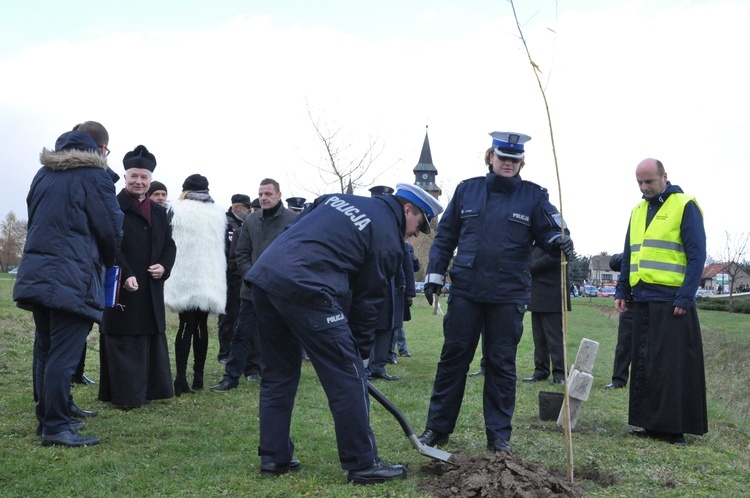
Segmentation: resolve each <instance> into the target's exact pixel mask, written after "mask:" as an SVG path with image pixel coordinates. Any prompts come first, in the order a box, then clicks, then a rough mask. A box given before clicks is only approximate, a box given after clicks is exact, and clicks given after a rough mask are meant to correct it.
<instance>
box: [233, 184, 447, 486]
mask: <svg viewBox="0 0 750 498" xmlns="http://www.w3.org/2000/svg"><path fill="white" fill-rule="evenodd" d="M441 212H442V206H440V203H438V202H437V200H436V199H434V198H433V197H432V196H431V195H430V194H428V193H427V192H425V191H424V190H422V189H421V188H419V187H416V186H414V185H406V184H399V185H398V189H397V191H396V193H395V194H394V195H393V196H383V197H374V198H368V197H359V196H354V195H344V194H333V195H325V196H322V197H319V198H318V199H316V200H315V202H314V203H313V204H312V206H309V207H308V208H307V209H305V211H303V212H302V214H300V215H299V217H298V218H297V219H295V221H294V222H292V224H291V225H290V226H289V228H288V229H287V230H286V231H285V232H283V233H282V234H281V235H279V236H278V237H277V238H276V240H275V241H274V242H273V244H271V246H270V247H269V248H268V250H266V251H265V252H264V253H263V254H262V255H261V256H260V258H259V259H258V260H257V262H256V263H255V264H254V265H253V267H252V269H251V270H250V271H249V272H248V274H247V275H246V277H245V281H246V282H247V283H249V284H251V288H252V300H253V304H254V306H255V312H256V319H257V325H258V331H259V339H260V348H261V351H263V365H262V373H261V384H260V407H259V408H260V447H259V448H258V453H259V454H260V457H261V466H260V471H261V475H264V476H276V475H280V474H284V473H286V472H289V471H295V470H299V468H300V467H301V464H300V462H299V460H297V459H295V458H294V444H293V443H292V441H291V439H290V438H289V432H290V424H291V417H292V410H293V408H294V398H295V395H296V392H297V386H298V383H299V378H300V368H301V363H302V350H301V348H300V345H302V346H304V348H305V350H306V351H307V354H308V355H309V356H310V360H311V361H312V364H313V367H314V368H315V371H316V372H317V374H318V378H319V379H320V383H321V384H322V385H323V389H324V390H325V393H326V396H327V397H328V403H329V407H330V409H331V413H332V415H333V421H334V426H335V431H336V441H337V444H338V452H339V459H340V461H341V467H342V468H343V469H344V470H347V471H348V478H349V481H352V482H354V483H356V484H372V483H379V482H385V481H388V480H391V479H400V478H404V477H406V469H405V468H404V467H403V466H401V465H389V464H387V463H385V462H383V461H382V460H380V459H379V458H378V451H377V448H376V446H375V437H374V435H373V433H372V429H371V428H370V421H369V398H368V395H367V384H366V382H367V377H366V373H365V367H364V363H363V358H366V357H367V356H368V355H369V352H370V349H371V347H372V340H373V337H372V336H373V331H374V330H375V329H376V328H378V327H379V326H380V325H381V322H382V320H383V317H382V316H381V315H382V313H381V310H382V309H384V304H385V303H386V300H387V299H391V287H390V282H391V281H392V279H393V277H394V276H395V275H396V274H397V272H398V271H399V270H400V269H401V268H402V264H403V258H404V254H405V253H406V250H405V246H404V238H405V237H410V236H416V235H417V234H418V233H419V231H420V230H421V231H422V232H425V233H427V232H428V231H429V221H430V219H431V218H432V217H434V216H436V215H438V214H440V213H441ZM281 255H283V256H281ZM348 302H350V303H351V304H350V305H348V304H347V303H348ZM347 308H348V309H347ZM386 318H387V319H388V320H390V319H391V317H390V316H388V317H386Z"/></svg>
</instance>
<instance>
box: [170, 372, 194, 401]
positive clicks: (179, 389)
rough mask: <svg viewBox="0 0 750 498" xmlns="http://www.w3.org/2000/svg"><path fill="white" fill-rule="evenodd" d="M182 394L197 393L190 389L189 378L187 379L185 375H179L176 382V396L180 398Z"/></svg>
mask: <svg viewBox="0 0 750 498" xmlns="http://www.w3.org/2000/svg"><path fill="white" fill-rule="evenodd" d="M182 393H187V394H195V391H193V390H192V389H190V386H189V385H188V381H187V377H185V374H182V375H179V374H178V375H177V378H176V379H175V380H174V395H175V396H180V395H181V394H182Z"/></svg>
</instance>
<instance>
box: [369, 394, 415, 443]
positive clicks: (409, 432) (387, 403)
mask: <svg viewBox="0 0 750 498" xmlns="http://www.w3.org/2000/svg"><path fill="white" fill-rule="evenodd" d="M367 392H369V393H370V396H372V397H373V398H375V399H376V400H377V402H378V403H380V404H381V405H383V408H385V409H386V410H388V411H389V412H390V413H391V415H393V416H394V417H395V418H396V420H398V423H399V424H401V428H402V429H403V430H404V433H405V434H406V437H408V438H411V437H412V436H414V429H412V428H411V425H409V421H408V420H406V417H405V416H404V414H403V413H402V412H401V410H399V409H398V408H397V407H396V405H394V404H393V403H392V402H391V400H389V399H388V398H386V397H385V394H383V393H381V392H380V391H378V390H377V389H376V388H375V386H373V385H372V384H370V383H369V382H368V383H367Z"/></svg>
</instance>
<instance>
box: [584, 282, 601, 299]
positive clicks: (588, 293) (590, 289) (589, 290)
mask: <svg viewBox="0 0 750 498" xmlns="http://www.w3.org/2000/svg"><path fill="white" fill-rule="evenodd" d="M598 294H599V289H597V288H596V287H594V286H593V285H585V286H584V287H583V296H584V297H596V296H597V295H598Z"/></svg>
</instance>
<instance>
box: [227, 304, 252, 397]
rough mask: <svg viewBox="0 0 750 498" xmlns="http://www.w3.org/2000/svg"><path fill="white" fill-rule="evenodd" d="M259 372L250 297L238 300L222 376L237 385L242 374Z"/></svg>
mask: <svg viewBox="0 0 750 498" xmlns="http://www.w3.org/2000/svg"><path fill="white" fill-rule="evenodd" d="M243 374H244V375H257V374H260V345H259V343H258V328H257V324H256V323H255V310H254V309H253V302H252V300H250V299H245V298H242V299H241V300H240V311H239V313H238V314H237V323H236V326H235V329H234V336H233V337H232V345H231V347H230V348H229V361H227V365H226V367H225V368H224V378H223V380H226V381H227V382H229V384H231V385H232V386H237V384H239V381H240V377H241V376H242V375H243Z"/></svg>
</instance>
